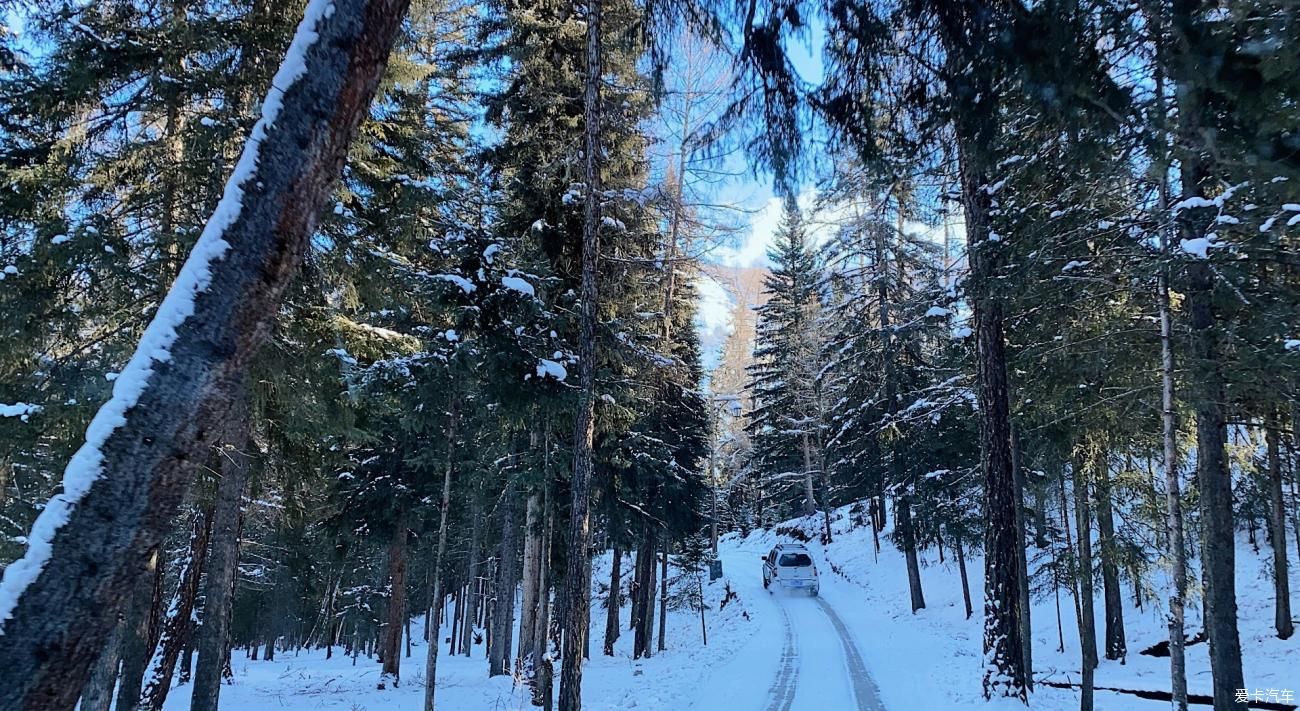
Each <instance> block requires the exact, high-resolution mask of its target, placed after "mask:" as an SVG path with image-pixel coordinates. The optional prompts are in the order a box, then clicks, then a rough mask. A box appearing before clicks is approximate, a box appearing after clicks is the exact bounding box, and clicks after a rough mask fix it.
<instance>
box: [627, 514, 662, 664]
mask: <svg viewBox="0 0 1300 711" xmlns="http://www.w3.org/2000/svg"><path fill="white" fill-rule="evenodd" d="M656 538H657V536H655V531H654V524H653V523H651V522H649V521H645V522H643V523H642V534H641V543H640V545H639V546H638V548H637V552H636V566H637V574H636V577H637V583H636V587H635V590H634V591H633V594H634V595H635V596H636V601H635V603H634V607H633V610H632V613H633V621H632V624H633V630H634V632H635V638H634V640H633V643H632V658H633V659H639V658H641V657H649V656H651V655H652V654H653V651H654V650H653V647H652V646H651V645H652V644H653V640H654V617H655V605H654V595H655V548H656V545H655V542H656Z"/></svg>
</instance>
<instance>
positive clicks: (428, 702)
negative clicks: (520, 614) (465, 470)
mask: <svg viewBox="0 0 1300 711" xmlns="http://www.w3.org/2000/svg"><path fill="white" fill-rule="evenodd" d="M457 406H458V403H457V400H456V396H455V395H452V396H451V406H450V408H449V409H448V412H447V452H446V458H445V460H444V461H443V470H442V501H441V502H440V504H439V507H438V548H437V550H436V552H435V553H434V555H433V594H432V595H430V596H429V607H430V608H441V607H442V598H443V594H442V561H443V558H444V557H445V556H446V555H447V514H448V513H449V512H450V511H451V479H452V475H453V474H454V473H455V471H456V460H455V453H456V448H457V446H458V444H457V442H456V436H457V435H456V425H457V419H458V414H459V413H458V412H457ZM512 597H513V595H512ZM438 629H439V628H438V626H437V624H436V623H435V625H434V628H433V631H432V633H431V634H430V635H429V656H428V657H427V658H426V659H425V667H424V711H433V707H434V689H435V688H436V687H437V685H438V645H439V642H440V641H441V640H440V637H441V635H440V634H439V632H438ZM453 638H454V635H453Z"/></svg>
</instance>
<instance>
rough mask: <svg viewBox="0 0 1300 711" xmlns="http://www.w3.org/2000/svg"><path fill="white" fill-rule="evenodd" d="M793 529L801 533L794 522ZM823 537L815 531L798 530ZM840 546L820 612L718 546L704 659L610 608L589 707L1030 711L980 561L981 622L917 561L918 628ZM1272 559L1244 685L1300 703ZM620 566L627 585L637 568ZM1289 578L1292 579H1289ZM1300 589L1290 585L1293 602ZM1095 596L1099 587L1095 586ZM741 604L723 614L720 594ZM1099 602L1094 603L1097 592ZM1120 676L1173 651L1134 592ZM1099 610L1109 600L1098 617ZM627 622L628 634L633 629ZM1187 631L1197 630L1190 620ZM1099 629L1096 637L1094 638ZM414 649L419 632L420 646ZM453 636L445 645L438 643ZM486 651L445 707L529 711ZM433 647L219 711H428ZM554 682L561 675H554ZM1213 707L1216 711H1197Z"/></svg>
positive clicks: (1069, 616)
mask: <svg viewBox="0 0 1300 711" xmlns="http://www.w3.org/2000/svg"><path fill="white" fill-rule="evenodd" d="M791 523H793V524H796V525H798V524H799V523H800V522H791ZM803 523H804V524H805V525H806V528H807V530H809V531H810V532H815V531H817V530H818V529H819V525H820V522H818V521H807V522H803ZM834 529H835V534H836V535H835V542H834V543H833V544H831V545H830V546H826V547H823V546H820V545H818V544H816V543H815V542H814V543H810V544H808V545H809V547H810V548H811V549H813V551H814V554H815V556H816V557H817V559H818V560H817V563H818V567H819V569H820V571H821V595H820V598H816V599H814V598H810V597H805V596H792V595H785V594H771V593H769V592H767V591H765V590H764V589H763V587H762V581H761V576H760V573H759V567H760V562H759V557H760V556H762V555H763V554H765V553H766V552H767V550H768V549H770V547H771V546H772V545H773V544H774V543H776V542H777V541H778V537H777V536H776V535H775V534H773V533H771V532H767V531H759V532H755V533H754V534H752V535H750V536H749V537H746V538H741V537H740V536H738V535H735V534H732V535H729V536H726V537H725V538H724V539H723V541H722V543H721V545H720V548H721V551H720V552H721V557H722V560H723V566H724V570H725V572H726V576H725V577H724V578H723V579H722V580H719V581H717V582H714V583H711V584H707V585H706V586H705V597H706V599H707V600H708V601H709V605H710V609H709V610H708V611H707V612H706V614H705V622H706V624H707V626H708V646H705V645H703V643H702V642H703V640H702V635H701V630H700V619H699V615H698V613H697V612H695V611H692V610H685V609H684V610H676V611H670V613H669V626H668V649H667V650H666V651H665V652H663V653H660V654H657V655H656V656H654V657H652V658H650V659H643V660H633V659H632V658H631V643H632V637H631V634H630V633H626V632H625V633H624V634H623V635H622V637H620V639H619V642H618V645H617V649H616V654H615V656H613V657H606V656H604V655H602V654H600V650H601V642H602V640H603V634H604V621H605V615H604V608H603V606H602V604H601V602H600V601H601V599H603V595H597V596H596V597H595V599H594V601H593V610H592V647H591V648H592V651H593V652H594V654H595V656H594V657H593V658H592V660H591V661H590V662H589V663H588V665H587V666H586V667H585V671H584V675H583V679H584V686H583V697H584V706H585V708H587V709H590V710H591V711H614V710H621V709H672V710H673V711H677V710H678V709H695V710H697V711H713V710H715V709H725V710H726V711H751V710H752V711H836V710H838V709H868V710H870V711H879V710H881V709H889V710H890V711H949V710H951V709H991V710H994V711H1006V710H1009V709H1017V708H1019V709H1023V708H1024V707H1023V706H1021V705H1020V704H1018V703H1016V702H1012V701H1009V700H1002V701H995V702H992V703H987V702H985V701H984V700H983V699H982V697H981V694H980V682H981V672H982V669H981V634H982V623H981V619H980V605H981V598H982V582H983V561H982V560H981V559H980V558H978V557H974V556H972V557H971V558H969V559H968V560H967V565H968V567H969V573H970V584H971V594H972V598H973V601H974V603H975V608H976V609H975V614H974V615H973V616H972V617H971V618H970V619H966V618H965V610H964V606H963V604H962V598H961V583H960V578H959V577H958V573H957V568H956V563H955V561H953V560H952V559H951V558H948V560H947V561H946V562H944V563H942V564H940V563H939V562H938V556H937V554H935V555H929V556H926V557H925V558H924V559H923V566H924V567H923V569H922V581H923V587H924V590H925V597H926V602H927V608H926V609H924V610H921V611H920V612H918V613H917V614H915V615H913V614H912V613H911V611H910V604H909V597H908V593H907V576H906V569H905V567H904V562H903V557H902V555H901V554H899V553H898V551H896V550H895V549H894V548H893V547H892V546H891V545H890V544H888V543H887V542H883V541H882V546H881V551H880V554H879V556H877V555H876V554H875V551H874V545H873V543H872V536H871V532H870V529H869V528H865V527H863V528H852V527H851V524H850V519H849V517H848V515H847V511H846V510H843V509H842V510H840V511H838V512H836V514H835V517H834ZM1269 555H1270V551H1269V550H1268V549H1267V547H1266V546H1264V547H1262V548H1261V550H1260V551H1259V552H1258V553H1256V552H1255V551H1254V550H1253V549H1252V548H1251V547H1250V546H1248V545H1245V544H1243V545H1242V546H1241V548H1240V550H1239V554H1238V595H1239V603H1240V619H1241V633H1242V646H1243V649H1244V652H1245V673H1246V683H1247V684H1248V685H1249V686H1250V687H1251V691H1252V693H1253V691H1254V690H1255V689H1257V688H1258V689H1260V690H1262V691H1264V692H1265V693H1267V690H1269V689H1273V690H1277V691H1281V690H1283V689H1291V690H1292V691H1293V693H1296V695H1298V696H1300V671H1297V670H1300V640H1297V639H1296V638H1293V639H1292V640H1290V641H1287V642H1282V641H1279V640H1277V639H1276V638H1274V637H1273V636H1272V635H1271V624H1272V618H1273V615H1272V587H1271V583H1270V581H1269V577H1268V569H1267V567H1266V563H1265V559H1266V558H1267V556H1269ZM626 563H627V564H625V565H624V566H623V569H624V571H627V572H628V573H630V569H631V565H630V559H629V560H628V561H626ZM608 565H609V559H608V556H606V557H604V558H602V559H600V560H598V561H597V564H596V566H595V567H596V575H595V578H596V580H597V581H598V582H599V581H601V580H602V579H606V580H607V578H608V569H609V568H608ZM1296 567H1297V566H1296V565H1294V564H1293V566H1292V571H1293V575H1294V571H1295V569H1296ZM1298 586H1300V576H1294V577H1293V582H1292V589H1297V587H1298ZM1098 587H1099V588H1100V585H1098ZM728 589H729V590H730V591H731V592H732V593H733V594H734V597H733V598H731V599H730V600H729V601H728V603H727V604H726V606H725V607H723V608H722V609H721V610H719V609H718V608H719V604H718V603H719V601H720V600H721V599H722V598H723V596H724V595H725V593H726V591H727V590H728ZM1098 595H1099V596H1100V590H1098ZM1125 603H1126V605H1127V606H1128V607H1127V608H1126V610H1125V622H1126V625H1127V632H1128V635H1127V638H1128V647H1129V650H1130V652H1129V656H1128V659H1127V661H1126V663H1124V664H1121V663H1120V662H1118V661H1105V660H1102V662H1101V667H1100V668H1099V669H1098V673H1097V684H1098V686H1099V687H1119V688H1127V689H1150V690H1168V688H1169V685H1168V660H1167V659H1163V658H1156V657H1148V656H1143V655H1141V654H1139V653H1138V652H1139V651H1140V650H1141V649H1144V648H1146V647H1148V646H1150V645H1153V644H1155V643H1157V642H1159V641H1161V640H1162V639H1164V637H1165V627H1164V624H1165V623H1164V619H1163V609H1162V608H1161V607H1160V606H1159V605H1158V604H1151V601H1148V604H1147V606H1146V609H1145V610H1138V609H1137V608H1136V607H1135V606H1134V603H1133V600H1132V597H1131V594H1129V593H1127V591H1126V601H1125ZM1097 606H1098V611H1099V612H1100V610H1101V600H1100V599H1098V602H1097ZM1073 610H1074V606H1073V603H1072V601H1071V600H1070V598H1069V597H1068V596H1067V595H1065V594H1064V593H1063V594H1062V597H1061V607H1060V615H1061V627H1062V628H1063V637H1064V651H1058V643H1059V640H1058V633H1057V608H1056V603H1055V599H1054V598H1053V597H1051V596H1049V597H1047V598H1046V599H1042V600H1038V601H1036V602H1035V605H1034V608H1033V619H1034V635H1033V636H1034V660H1035V669H1036V675H1035V676H1036V678H1037V679H1039V680H1040V681H1041V680H1051V681H1077V678H1078V668H1079V662H1078V658H1079V654H1078V634H1077V631H1076V630H1077V627H1076V625H1075V619H1074V612H1073ZM627 614H628V611H627V609H626V607H625V608H624V610H623V628H624V630H626V628H627V621H628V620H627ZM1190 617H1191V619H1189V631H1193V630H1194V629H1195V628H1196V625H1197V619H1196V618H1195V615H1191V616H1190ZM1102 631H1103V630H1102V629H1101V619H1100V614H1099V619H1098V636H1099V638H1101V634H1102ZM417 636H418V632H417ZM444 636H445V634H444ZM483 653H484V650H483V647H482V646H481V645H480V646H477V647H475V650H474V655H473V657H472V658H466V657H452V656H449V655H447V654H446V652H445V651H444V653H443V654H442V655H441V656H440V657H439V669H438V671H439V680H438V692H437V698H438V705H439V707H440V708H442V709H452V710H462V709H463V710H468V711H477V710H480V709H482V710H485V711H486V710H494V711H507V710H512V709H527V708H531V707H530V706H529V705H528V696H527V691H526V689H524V688H523V687H522V686H521V685H520V684H517V683H516V682H515V680H514V679H513V678H511V677H508V676H505V677H497V678H494V679H489V678H488V677H487V664H486V662H485V661H484V659H483ZM423 668H424V648H423V647H420V646H417V647H416V648H415V651H414V653H413V655H412V657H411V658H409V659H404V660H403V679H404V681H403V683H402V685H401V687H399V688H397V689H388V690H385V691H379V690H376V688H375V686H376V682H377V681H378V677H379V665H378V664H377V663H375V662H374V661H370V660H366V659H365V658H364V657H363V658H362V659H360V660H359V661H358V662H357V663H356V665H355V666H353V663H352V660H351V659H349V658H346V657H343V656H341V655H336V656H335V657H334V658H333V659H331V660H326V659H324V654H323V652H303V653H301V654H298V655H295V654H293V653H292V652H285V653H281V655H280V656H279V657H278V658H277V659H276V660H275V661H273V662H265V661H257V662H254V661H249V660H247V659H245V658H244V656H243V655H242V654H241V653H239V652H236V654H235V660H234V671H235V683H234V684H233V685H230V686H227V687H225V688H224V689H223V690H222V703H221V707H222V708H223V709H237V710H243V709H270V708H276V709H289V710H291V711H292V710H302V711H307V710H309V709H310V710H312V711H316V710H318V709H319V710H325V709H341V710H344V711H377V710H379V709H386V710H387V709H392V710H394V711H408V710H414V709H419V708H421V703H422V699H423V684H424V677H423ZM1188 674H1189V679H1188V681H1189V685H1190V690H1191V692H1192V693H1194V694H1195V693H1200V694H1208V693H1209V692H1210V676H1209V662H1208V659H1207V657H1206V649H1205V645H1204V644H1198V645H1194V646H1191V647H1189V648H1188ZM556 678H557V682H558V673H557V675H556ZM188 692H189V689H188V688H184V687H182V688H179V689H176V690H174V691H173V693H172V695H171V697H170V699H169V701H168V703H167V710H168V711H182V710H184V709H187V708H188V705H189V698H188ZM1032 707H1033V708H1034V709H1040V710H1043V711H1066V710H1067V709H1071V710H1072V709H1076V708H1078V696H1077V692H1075V691H1073V690H1069V689H1058V688H1050V687H1046V686H1043V685H1042V684H1039V685H1038V689H1037V691H1036V692H1035V694H1034V698H1033V704H1032ZM1166 707H1167V704H1166V703H1165V702H1161V701H1153V700H1144V699H1141V698H1138V697H1135V696H1131V695H1122V694H1117V693H1113V692H1106V691H1099V692H1098V696H1097V708H1098V709H1101V710H1103V711H1150V710H1152V709H1159V708H1166ZM1200 708H1208V707H1200Z"/></svg>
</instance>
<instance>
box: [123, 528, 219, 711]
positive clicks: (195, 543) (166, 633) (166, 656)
mask: <svg viewBox="0 0 1300 711" xmlns="http://www.w3.org/2000/svg"><path fill="white" fill-rule="evenodd" d="M211 537H212V511H211V510H210V509H209V510H206V511H201V512H199V513H198V515H197V517H196V518H195V520H194V525H193V531H192V533H191V534H190V547H189V553H188V555H187V556H186V558H185V564H184V566H183V567H182V569H181V572H180V577H179V580H178V582H177V586H176V593H175V594H174V595H173V596H172V602H171V604H170V605H168V607H167V613H166V617H165V618H164V619H163V622H162V635H161V636H160V637H159V640H158V646H157V648H156V649H155V650H154V654H153V659H152V660H150V662H149V667H148V669H147V671H146V672H145V686H144V689H143V690H142V691H141V693H140V707H141V708H144V709H148V710H149V711H161V709H162V707H163V702H164V701H166V700H167V692H168V691H169V690H171V685H172V674H173V672H175V671H176V663H177V662H178V661H179V660H180V657H181V652H182V651H183V650H184V649H185V648H186V647H188V646H189V642H190V636H191V633H192V631H193V624H192V620H193V613H194V605H195V603H196V602H197V600H198V596H199V579H200V577H201V573H202V571H203V565H204V562H205V561H206V559H207V555H208V541H209V540H211Z"/></svg>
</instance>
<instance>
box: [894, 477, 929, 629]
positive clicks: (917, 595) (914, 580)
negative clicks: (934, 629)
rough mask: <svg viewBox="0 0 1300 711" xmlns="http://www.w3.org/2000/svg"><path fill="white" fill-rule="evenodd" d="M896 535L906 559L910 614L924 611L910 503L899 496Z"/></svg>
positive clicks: (909, 499) (919, 567)
mask: <svg viewBox="0 0 1300 711" xmlns="http://www.w3.org/2000/svg"><path fill="white" fill-rule="evenodd" d="M894 509H895V510H894V518H895V523H896V524H897V526H898V535H899V537H900V538H901V539H902V544H903V555H904V557H905V558H906V559H907V590H908V592H909V594H910V595H911V598H912V613H913V614H915V613H916V611H917V610H922V609H925V593H924V592H923V591H922V590H921V563H920V560H919V559H918V558H917V555H916V532H915V530H914V527H913V525H912V501H911V497H909V496H900V497H899V498H898V502H897V504H896V505H895V507H894Z"/></svg>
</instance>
